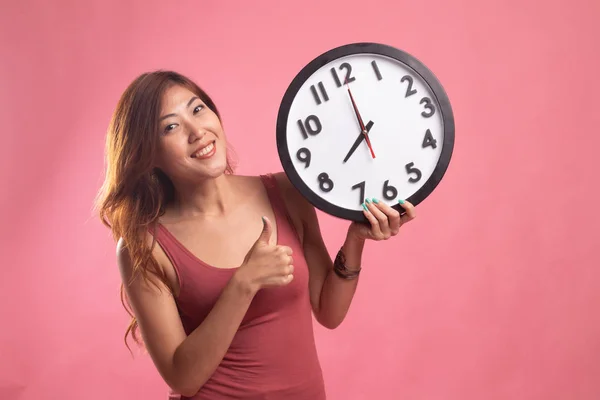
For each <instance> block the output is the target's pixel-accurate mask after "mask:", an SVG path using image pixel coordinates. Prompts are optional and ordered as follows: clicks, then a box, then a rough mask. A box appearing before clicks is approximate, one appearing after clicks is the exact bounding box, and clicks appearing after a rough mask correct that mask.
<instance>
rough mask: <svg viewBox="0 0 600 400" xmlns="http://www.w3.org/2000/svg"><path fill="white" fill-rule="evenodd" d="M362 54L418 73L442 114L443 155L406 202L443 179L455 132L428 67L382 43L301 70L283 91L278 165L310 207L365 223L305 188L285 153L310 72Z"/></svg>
mask: <svg viewBox="0 0 600 400" xmlns="http://www.w3.org/2000/svg"><path fill="white" fill-rule="evenodd" d="M364 53H371V54H376V55H382V56H387V57H390V58H393V59H395V60H397V61H400V62H402V63H404V64H406V65H408V66H409V67H410V68H412V69H413V70H414V71H415V72H416V73H417V74H419V75H420V76H421V78H423V80H424V82H425V83H426V84H427V85H428V86H429V89H430V90H431V92H432V94H433V96H435V99H436V101H437V104H438V105H439V109H438V111H439V112H440V113H441V115H442V121H443V124H444V142H443V146H442V152H441V154H440V159H439V161H438V163H437V165H436V167H435V169H434V171H433V173H432V174H431V176H430V177H429V179H428V180H427V181H426V182H425V183H424V184H423V186H421V188H419V190H417V191H416V192H415V193H413V194H412V195H411V196H410V197H409V198H408V199H406V200H408V201H409V202H410V203H412V204H413V205H415V206H416V205H418V204H419V203H421V202H422V201H423V200H425V199H426V198H427V197H428V196H429V195H430V194H431V193H432V192H433V190H434V189H435V188H436V187H437V186H438V184H439V183H440V182H441V180H442V178H443V177H444V175H445V173H446V171H447V169H448V166H449V165H450V159H451V158H452V152H453V149H454V131H455V127H454V115H453V112H452V107H451V105H450V100H449V99H448V95H447V94H446V92H445V90H444V88H443V87H442V85H441V83H440V82H439V80H438V79H437V77H436V76H435V75H434V74H433V72H431V71H430V70H429V68H427V67H426V66H425V65H424V64H423V63H422V62H421V61H419V60H418V59H417V58H415V57H414V56H412V55H411V54H408V53H406V52H405V51H403V50H400V49H397V48H395V47H392V46H389V45H385V44H381V43H371V42H359V43H350V44H345V45H342V46H339V47H336V48H333V49H331V50H328V51H326V52H325V53H323V54H321V55H319V56H317V57H316V58H314V59H313V60H312V61H311V62H309V63H308V64H307V65H306V66H305V67H304V68H302V70H300V72H299V73H298V74H297V75H296V77H295V78H294V79H293V80H292V82H291V83H290V85H289V87H288V89H287V90H286V92H285V94H284V96H283V99H282V101H281V105H280V107H279V112H278V115H277V126H276V141H277V151H278V154H279V159H280V161H281V165H282V167H283V170H284V172H285V173H286V175H287V176H288V179H289V180H290V182H291V183H292V184H293V185H294V186H295V187H296V188H297V189H298V190H299V191H300V193H301V194H302V195H303V196H304V197H305V198H306V199H307V200H308V201H309V202H310V203H311V204H312V205H313V206H315V207H317V208H318V209H320V210H321V211H323V212H325V213H327V214H330V215H333V216H335V217H338V218H343V219H346V220H350V221H358V222H367V219H366V217H365V216H364V214H363V212H362V211H360V210H349V209H346V208H343V207H339V206H337V205H335V204H332V203H330V202H328V201H327V200H325V199H323V198H322V197H320V196H319V195H317V194H316V193H314V192H313V190H312V189H311V188H310V187H308V186H307V185H306V184H305V183H304V181H303V180H302V179H301V178H300V175H299V174H298V173H297V172H296V167H295V166H294V164H293V162H292V155H291V154H290V153H289V152H288V146H287V122H288V115H289V111H290V108H291V105H292V102H293V101H294V98H295V97H296V94H297V93H298V90H300V88H301V87H302V85H303V84H304V82H305V81H306V80H307V79H308V78H309V77H310V76H311V75H312V74H313V73H315V72H316V71H317V70H318V69H319V68H321V67H322V66H324V65H325V64H327V63H330V62H331V61H334V60H336V59H338V58H341V57H345V56H349V55H354V54H364ZM393 208H394V209H396V210H398V211H399V212H400V213H404V212H405V211H404V209H403V208H402V207H401V206H400V205H399V204H396V205H394V206H393Z"/></svg>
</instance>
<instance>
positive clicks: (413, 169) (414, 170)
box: [405, 162, 422, 183]
mask: <svg viewBox="0 0 600 400" xmlns="http://www.w3.org/2000/svg"><path fill="white" fill-rule="evenodd" d="M405 167H406V172H407V173H408V174H415V175H416V176H417V177H416V178H413V177H412V176H411V177H410V178H408V181H409V182H411V183H415V182H419V181H420V180H421V176H422V174H421V171H419V169H418V168H416V167H415V163H414V162H409V163H408V164H406V166H405Z"/></svg>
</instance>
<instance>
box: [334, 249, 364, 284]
mask: <svg viewBox="0 0 600 400" xmlns="http://www.w3.org/2000/svg"><path fill="white" fill-rule="evenodd" d="M361 269H362V268H359V269H358V270H350V269H348V268H347V267H346V257H345V256H344V253H343V252H342V249H340V250H339V251H338V253H337V256H336V257H335V261H334V262H333V271H334V272H335V273H336V275H337V276H339V277H340V278H342V279H346V280H350V279H355V278H356V277H358V274H360V271H361Z"/></svg>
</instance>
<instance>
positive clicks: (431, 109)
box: [419, 97, 435, 118]
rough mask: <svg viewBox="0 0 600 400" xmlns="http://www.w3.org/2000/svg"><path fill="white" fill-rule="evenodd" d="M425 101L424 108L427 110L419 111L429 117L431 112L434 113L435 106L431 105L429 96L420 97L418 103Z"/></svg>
mask: <svg viewBox="0 0 600 400" xmlns="http://www.w3.org/2000/svg"><path fill="white" fill-rule="evenodd" d="M423 103H425V106H424V107H425V108H426V109H427V110H429V112H426V111H423V112H422V113H421V115H422V116H424V117H425V118H429V117H431V116H432V115H433V114H435V106H434V105H433V103H432V102H431V99H430V98H429V97H423V98H422V99H421V101H420V102H419V104H423Z"/></svg>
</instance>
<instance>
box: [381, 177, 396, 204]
mask: <svg viewBox="0 0 600 400" xmlns="http://www.w3.org/2000/svg"><path fill="white" fill-rule="evenodd" d="M388 183H389V180H387V181H385V182H384V183H383V198H384V199H386V200H394V199H395V198H396V197H397V196H398V190H397V189H396V188H395V187H393V186H392V185H389V184H388Z"/></svg>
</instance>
